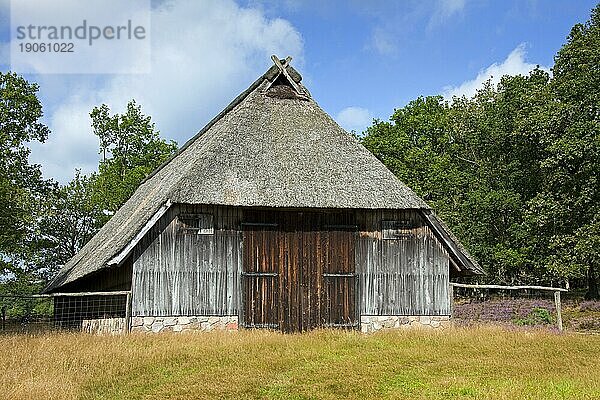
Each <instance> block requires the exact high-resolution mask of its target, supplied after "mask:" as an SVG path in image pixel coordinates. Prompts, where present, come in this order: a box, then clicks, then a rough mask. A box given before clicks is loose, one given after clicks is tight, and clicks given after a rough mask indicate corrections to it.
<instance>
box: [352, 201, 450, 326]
mask: <svg viewBox="0 0 600 400" xmlns="http://www.w3.org/2000/svg"><path fill="white" fill-rule="evenodd" d="M382 221H400V222H404V223H407V226H410V227H409V228H406V229H403V230H401V231H402V232H404V233H403V234H401V235H399V236H398V237H397V238H394V239H384V238H383V234H382V230H381V226H382ZM357 223H358V226H359V239H358V243H357V246H356V263H357V273H358V274H359V282H360V292H361V295H360V296H361V302H360V312H361V314H363V315H449V314H450V307H449V301H448V284H449V277H448V274H449V256H448V253H447V252H446V251H445V250H444V249H442V247H441V245H440V243H439V242H438V241H437V239H436V238H435V236H434V234H433V232H432V231H431V230H430V229H429V227H428V226H427V225H426V224H425V221H424V219H423V218H422V216H421V215H420V214H419V213H418V212H417V211H414V210H398V211H387V210H377V211H368V212H360V213H357Z"/></svg>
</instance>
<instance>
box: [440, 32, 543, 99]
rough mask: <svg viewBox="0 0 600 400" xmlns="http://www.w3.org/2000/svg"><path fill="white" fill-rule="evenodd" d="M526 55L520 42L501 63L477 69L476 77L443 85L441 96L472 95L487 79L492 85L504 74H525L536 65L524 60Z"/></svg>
mask: <svg viewBox="0 0 600 400" xmlns="http://www.w3.org/2000/svg"><path fill="white" fill-rule="evenodd" d="M526 55H527V52H526V51H525V44H524V43H522V44H520V45H519V46H517V48H515V49H514V50H513V51H512V52H511V53H510V54H509V55H508V57H506V59H505V60H504V61H503V62H502V63H500V64H498V63H494V64H492V65H490V66H489V67H487V68H485V69H483V70H481V71H479V73H478V74H477V77H475V78H474V79H471V80H468V81H465V82H463V83H461V84H460V85H458V86H447V87H445V88H444V90H443V96H444V97H445V98H446V99H448V100H450V99H452V97H453V96H458V97H461V96H467V97H472V96H473V95H475V93H476V92H477V90H478V89H481V87H482V86H483V84H484V83H485V82H487V81H488V80H491V82H492V83H493V84H494V85H497V84H498V83H499V82H500V78H502V77H503V76H504V75H527V74H528V73H529V72H530V71H531V70H533V69H534V68H535V67H536V64H532V63H529V62H527V61H526V60H525V56H526ZM540 68H542V69H544V70H546V71H550V68H549V67H543V66H542V67H540Z"/></svg>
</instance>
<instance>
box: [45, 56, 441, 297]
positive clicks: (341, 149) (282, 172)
mask: <svg viewBox="0 0 600 400" xmlns="http://www.w3.org/2000/svg"><path fill="white" fill-rule="evenodd" d="M282 61H283V60H282ZM286 65H287V63H286V64H284V67H285V68H286V72H287V76H288V77H291V79H292V80H293V81H294V84H295V85H293V86H296V87H297V88H299V89H300V90H301V92H298V91H297V90H296V89H295V88H293V87H291V85H286V79H284V78H285V76H284V74H282V73H281V71H280V70H279V69H278V68H277V67H275V66H273V67H271V69H269V70H268V71H267V72H266V73H265V74H264V75H263V76H261V77H260V78H259V79H258V80H257V81H256V82H254V83H253V84H252V85H251V86H250V88H248V89H247V90H246V91H245V92H243V93H242V94H241V95H240V96H238V97H237V98H236V99H235V100H234V101H233V102H232V103H231V104H230V105H229V106H228V107H227V108H226V109H225V110H223V111H222V112H221V113H220V114H219V115H218V116H217V117H216V118H215V119H213V120H212V121H211V122H210V123H209V124H208V125H207V126H206V127H205V128H204V129H202V130H201V131H200V132H199V133H198V134H197V135H196V136H195V137H193V138H192V139H191V140H189V141H188V142H187V143H186V144H185V145H184V146H183V147H182V148H181V149H180V150H179V152H178V153H177V154H176V155H175V156H174V157H173V158H171V159H170V160H169V161H168V162H167V163H165V164H163V165H162V166H161V167H159V168H158V169H157V170H156V171H154V172H153V173H152V175H150V176H149V177H148V178H147V179H146V180H145V181H144V182H143V183H142V184H141V185H140V187H139V188H138V189H137V190H136V192H135V193H134V194H133V196H132V197H131V198H130V199H129V200H128V201H127V202H126V203H125V204H124V205H123V206H122V207H121V208H120V209H119V211H118V212H117V213H115V215H114V216H113V217H112V218H111V220H110V221H109V222H108V223H107V224H106V225H105V226H104V227H103V228H102V229H101V230H100V231H99V232H98V234H96V236H94V237H93V238H92V240H90V242H89V243H88V244H87V245H85V246H84V247H83V249H82V250H81V251H80V252H79V253H78V254H77V255H76V256H75V257H73V258H72V259H71V260H70V261H69V262H68V263H67V264H66V265H65V266H64V268H63V269H62V270H61V271H60V272H59V274H58V276H57V277H56V278H55V279H54V281H53V282H52V283H51V284H50V285H49V287H48V288H47V290H54V289H56V288H58V287H59V286H61V285H64V284H66V283H69V282H72V281H74V280H76V279H79V278H81V277H83V276H85V275H87V274H89V273H91V272H94V271H97V270H99V269H101V268H104V267H107V266H108V263H109V260H111V259H112V258H113V257H115V255H117V254H119V252H121V251H122V250H123V249H124V248H125V247H126V246H127V245H128V243H130V241H132V239H133V238H134V237H135V236H136V235H138V234H139V232H140V231H141V230H142V229H143V228H144V226H145V224H147V222H148V221H149V220H150V219H151V218H152V217H153V216H154V215H155V213H156V212H157V210H159V209H160V208H161V207H163V206H164V205H165V204H166V203H167V202H170V203H188V204H221V205H230V206H261V207H299V208H304V207H314V208H353V209H357V208H363V209H429V207H428V206H427V204H426V203H425V202H424V201H422V200H421V199H420V198H419V197H418V196H416V195H415V193H414V192H412V191H411V190H410V189H409V188H408V187H407V186H406V185H404V184H403V183H402V182H400V181H399V180H398V179H397V178H396V177H395V176H394V175H393V174H392V173H391V172H390V171H389V170H388V169H387V168H386V167H385V166H384V165H383V164H382V163H381V162H380V161H379V160H377V158H375V157H374V156H373V155H372V154H371V153H369V151H368V150H366V149H365V148H364V147H363V146H362V145H360V143H358V141H357V140H356V139H355V138H354V137H352V136H351V135H349V134H348V133H346V132H345V131H344V130H343V129H342V128H340V127H339V126H338V125H337V124H336V122H335V121H334V120H333V119H332V118H331V117H330V116H329V115H327V113H325V112H324V111H323V110H322V109H321V108H320V107H319V106H318V105H317V103H316V102H315V101H314V100H312V98H311V97H310V94H309V93H308V91H307V90H306V89H305V88H304V87H303V86H302V85H301V83H300V81H301V79H302V78H301V76H300V75H299V74H298V73H297V72H296V71H295V70H294V69H293V68H292V67H290V66H286ZM287 79H289V78H287Z"/></svg>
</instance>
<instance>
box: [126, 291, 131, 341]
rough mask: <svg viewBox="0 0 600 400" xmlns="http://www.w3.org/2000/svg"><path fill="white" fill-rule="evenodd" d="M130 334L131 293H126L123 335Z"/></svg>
mask: <svg viewBox="0 0 600 400" xmlns="http://www.w3.org/2000/svg"><path fill="white" fill-rule="evenodd" d="M129 332H131V292H129V293H127V299H126V300H125V333H129Z"/></svg>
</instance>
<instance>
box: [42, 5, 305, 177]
mask: <svg viewBox="0 0 600 400" xmlns="http://www.w3.org/2000/svg"><path fill="white" fill-rule="evenodd" d="M151 37H152V55H151V56H152V63H151V67H152V70H151V73H150V74H139V75H107V76H105V77H102V76H100V77H99V76H97V75H90V76H79V77H78V76H63V77H62V78H61V77H60V76H59V78H56V77H48V76H43V75H40V76H39V77H38V78H39V79H37V80H39V81H40V82H41V87H42V90H43V88H44V86H45V85H44V79H47V80H48V82H50V83H49V86H53V85H55V84H56V82H55V79H65V80H67V79H69V80H70V81H69V83H70V87H73V89H72V90H71V91H70V93H69V94H68V95H67V96H64V97H63V98H61V99H58V100H56V101H58V103H59V105H58V106H56V107H55V109H53V110H51V114H50V115H49V116H48V118H47V121H48V123H49V126H50V129H51V130H52V133H51V135H50V138H49V140H48V143H46V144H42V145H33V146H32V156H31V160H32V161H34V162H37V163H40V164H42V165H43V170H44V175H45V176H47V177H54V178H56V179H58V180H60V181H61V182H65V181H67V180H69V179H70V178H71V177H72V176H73V169H74V168H82V169H83V170H85V171H87V170H89V168H90V166H92V165H95V164H96V163H97V154H96V153H97V150H98V149H97V147H98V143H97V140H96V138H95V137H94V136H93V135H92V133H91V129H90V121H89V116H88V115H89V112H90V111H91V109H92V107H93V106H96V105H99V104H101V103H106V104H107V105H109V107H111V110H112V111H113V112H123V111H124V110H125V105H126V103H127V101H128V100H130V99H132V98H133V99H135V100H136V101H137V102H138V104H140V105H142V109H143V111H144V113H146V114H148V115H150V116H152V119H153V121H154V122H155V123H156V125H157V127H158V128H159V129H160V131H161V135H162V136H163V137H166V138H168V139H174V140H176V141H177V142H178V143H179V144H180V145H182V144H183V143H184V142H185V141H186V140H187V139H189V138H190V137H192V136H193V135H194V134H195V133H196V132H197V131H198V130H200V128H202V127H203V126H204V125H205V124H206V123H207V122H208V121H209V120H210V119H211V118H212V117H213V116H214V115H216V114H217V113H218V112H219V111H220V110H221V109H222V108H223V107H224V106H226V105H227V103H229V101H231V100H232V99H233V98H234V97H235V96H236V95H237V94H238V93H239V92H241V91H242V90H244V89H245V88H246V87H247V86H249V85H250V83H251V82H252V81H253V80H254V79H255V78H256V77H258V76H259V75H260V74H262V73H263V72H264V71H265V70H266V69H267V68H268V67H269V66H270V63H271V61H270V58H269V57H270V55H271V54H277V55H280V56H287V55H292V56H293V57H294V61H293V64H294V65H295V66H296V67H298V65H300V67H301V66H302V59H303V42H302V37H301V35H300V34H299V33H298V32H297V31H296V29H295V28H294V27H293V26H292V25H291V24H290V23H289V22H288V21H286V20H283V19H279V18H276V19H271V18H267V17H266V16H265V15H264V14H263V13H262V12H261V11H260V10H257V9H252V8H244V7H240V6H238V5H237V4H235V3H234V2H233V1H210V0H204V1H192V0H173V1H170V2H166V3H164V4H163V5H162V6H160V7H159V8H157V9H154V10H153V12H152V36H151ZM74 81H77V82H79V84H73V82H74ZM98 81H99V82H98Z"/></svg>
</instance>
